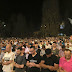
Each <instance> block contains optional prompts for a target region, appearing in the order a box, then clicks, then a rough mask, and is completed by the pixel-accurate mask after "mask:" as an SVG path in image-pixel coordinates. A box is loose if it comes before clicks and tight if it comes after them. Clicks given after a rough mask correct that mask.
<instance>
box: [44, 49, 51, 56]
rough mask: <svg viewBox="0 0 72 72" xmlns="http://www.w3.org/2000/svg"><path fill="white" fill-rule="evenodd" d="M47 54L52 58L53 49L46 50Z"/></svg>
mask: <svg viewBox="0 0 72 72" xmlns="http://www.w3.org/2000/svg"><path fill="white" fill-rule="evenodd" d="M45 53H46V56H47V57H51V55H52V52H51V49H46V50H45Z"/></svg>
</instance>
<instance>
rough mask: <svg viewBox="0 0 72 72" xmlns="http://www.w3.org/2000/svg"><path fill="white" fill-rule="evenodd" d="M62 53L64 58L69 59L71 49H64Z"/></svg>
mask: <svg viewBox="0 0 72 72" xmlns="http://www.w3.org/2000/svg"><path fill="white" fill-rule="evenodd" d="M64 54H65V58H66V60H70V59H71V50H69V49H65V52H64Z"/></svg>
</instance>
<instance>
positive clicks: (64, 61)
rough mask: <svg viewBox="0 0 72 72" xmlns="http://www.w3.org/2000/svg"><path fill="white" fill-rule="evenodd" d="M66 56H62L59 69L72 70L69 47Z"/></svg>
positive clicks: (63, 71) (67, 71) (62, 70)
mask: <svg viewBox="0 0 72 72" xmlns="http://www.w3.org/2000/svg"><path fill="white" fill-rule="evenodd" d="M64 53H65V57H62V58H60V61H59V71H60V72H72V57H71V51H70V50H69V49H66V50H65V52H64Z"/></svg>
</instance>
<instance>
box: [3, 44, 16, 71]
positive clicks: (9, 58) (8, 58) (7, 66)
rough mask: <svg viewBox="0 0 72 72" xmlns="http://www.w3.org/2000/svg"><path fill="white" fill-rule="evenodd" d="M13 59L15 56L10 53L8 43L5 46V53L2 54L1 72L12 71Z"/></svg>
mask: <svg viewBox="0 0 72 72" xmlns="http://www.w3.org/2000/svg"><path fill="white" fill-rule="evenodd" d="M14 57H15V55H14V53H13V52H12V51H11V44H10V43H9V44H8V45H7V46H6V53H5V54H4V56H3V59H2V65H3V68H2V69H3V72H12V71H13V62H14Z"/></svg>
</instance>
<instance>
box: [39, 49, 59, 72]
mask: <svg viewBox="0 0 72 72" xmlns="http://www.w3.org/2000/svg"><path fill="white" fill-rule="evenodd" d="M45 53H46V54H45V55H44V56H43V58H42V60H41V62H40V67H41V72H57V70H58V66H59V60H58V58H57V56H55V55H52V52H51V49H46V50H45Z"/></svg>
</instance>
